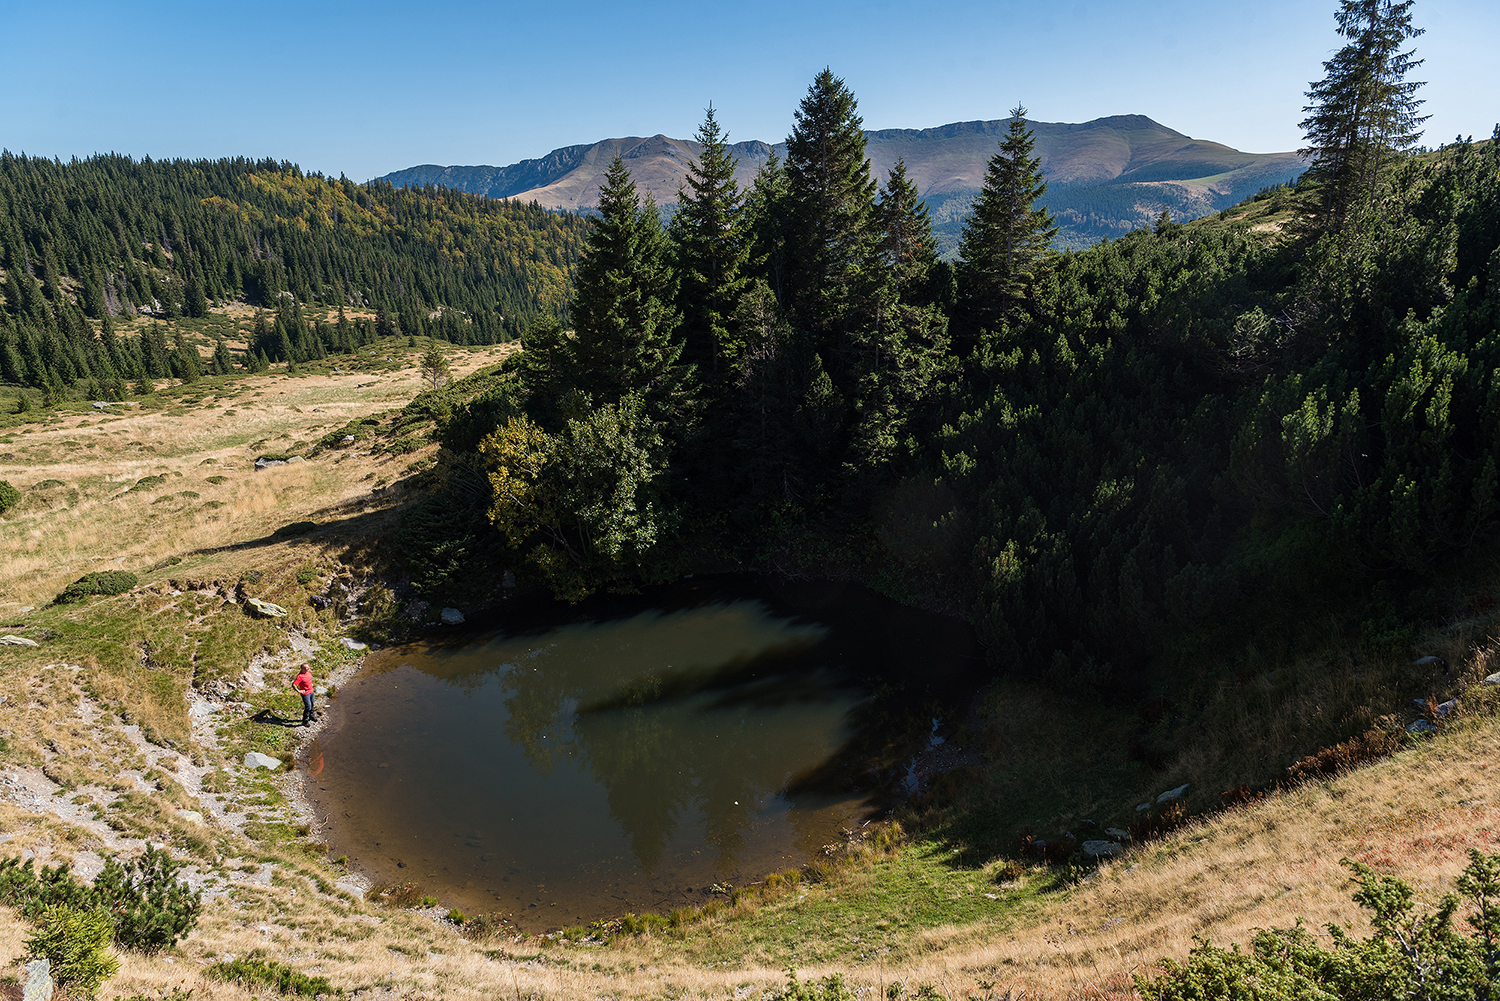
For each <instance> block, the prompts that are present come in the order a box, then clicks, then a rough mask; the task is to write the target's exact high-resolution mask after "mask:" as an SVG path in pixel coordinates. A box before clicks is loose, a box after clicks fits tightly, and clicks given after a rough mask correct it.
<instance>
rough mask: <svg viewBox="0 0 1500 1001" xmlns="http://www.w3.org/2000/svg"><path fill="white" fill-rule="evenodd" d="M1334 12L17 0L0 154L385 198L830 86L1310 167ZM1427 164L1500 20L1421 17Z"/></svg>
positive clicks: (872, 124) (738, 113)
mask: <svg viewBox="0 0 1500 1001" xmlns="http://www.w3.org/2000/svg"><path fill="white" fill-rule="evenodd" d="M1333 10H1334V2H1333V0H1316V2H1308V0H1263V2H1259V3H1253V4H1243V3H1237V4H1223V3H1203V2H1194V3H1179V2H1175V0H1171V2H1158V3H1135V2H1129V3H1099V2H1092V0H1044V2H1040V3H1038V2H1026V3H1021V2H1015V0H998V2H997V0H989V2H968V0H964V2H955V3H946V4H916V3H907V2H891V0H885V2H874V3H858V4H856V3H847V2H843V0H837V2H821V3H808V2H805V0H804V2H800V3H792V2H786V0H759V2H755V3H739V4H723V3H703V2H699V3H681V2H653V3H634V4H632V3H618V2H617V3H609V4H605V3H599V2H597V0H573V2H567V0H564V2H562V3H553V4H543V3H536V2H531V3H526V4H516V3H473V2H467V3H466V2H456V0H438V2H429V3H426V4H394V3H387V2H384V0H375V2H368V3H362V4H359V5H352V4H338V3H321V4H319V3H307V2H295V3H291V2H284V0H268V2H260V3H256V4H237V5H228V4H217V3H212V2H210V3H201V2H199V3H172V2H156V3H129V2H118V0H117V2H109V3H103V2H94V3H79V2H72V0H56V2H52V3H36V2H34V0H24V2H23V0H0V24H3V25H4V26H5V33H6V35H7V36H8V38H7V41H6V43H5V45H4V46H3V48H0V68H3V79H4V80H5V83H6V87H5V91H6V100H5V104H4V111H3V112H0V146H3V147H5V148H7V149H10V150H11V151H13V152H22V151H24V152H26V153H30V154H34V155H46V156H59V157H62V158H64V159H66V158H67V157H69V156H87V155H88V154H90V153H93V152H96V151H110V150H114V151H118V152H122V153H129V154H132V155H135V156H143V155H148V154H149V155H151V156H153V157H157V158H163V157H218V156H232V155H249V156H257V157H259V156H274V157H277V158H278V159H287V160H293V161H296V162H298V163H301V164H302V165H303V166H304V167H305V168H307V169H310V170H321V171H323V172H325V173H329V174H334V175H338V174H340V173H343V174H347V175H348V176H349V177H351V178H354V179H355V180H365V179H367V178H369V177H373V176H377V175H380V174H383V173H386V172H388V171H391V170H397V169H400V168H402V167H409V166H412V165H415V164H419V163H441V164H476V163H490V164H505V163H511V162H514V161H516V160H520V159H524V158H529V157H536V156H541V155H543V154H545V153H547V152H548V151H549V150H552V149H554V148H556V147H559V146H566V145H572V144H575V143H586V142H593V141H595V140H598V139H603V138H606V137H609V136H622V135H652V134H655V133H657V132H664V133H666V134H668V135H672V136H688V135H690V134H691V133H692V132H693V131H694V129H695V128H696V126H697V124H698V122H699V120H700V119H701V117H702V111H703V108H704V106H705V105H707V104H708V103H709V101H713V103H714V104H715V106H716V107H717V108H718V109H719V111H720V121H721V122H722V123H723V124H724V125H725V126H726V127H727V128H728V129H729V131H730V133H731V135H730V138H731V139H733V140H742V139H765V140H768V141H775V140H779V139H782V138H784V137H785V136H786V133H787V131H788V129H789V128H790V126H791V121H792V112H793V110H794V109H795V107H796V104H797V102H798V101H799V100H800V99H801V96H802V95H803V93H804V92H805V91H806V89H807V85H808V83H809V81H810V80H811V79H812V77H813V75H814V74H815V73H816V72H817V71H818V70H820V69H821V68H822V67H823V66H825V65H827V66H831V67H832V68H833V70H834V72H835V73H837V74H838V75H840V76H842V77H844V78H845V80H846V81H847V82H848V83H849V85H850V86H851V87H852V88H853V90H854V92H855V94H856V96H857V97H858V99H859V103H860V112H861V113H862V114H863V116H864V119H865V126H866V128H921V127H926V126H933V125H942V124H945V123H948V122H955V121H965V120H971V119H989V118H1001V117H1004V115H1005V114H1006V112H1007V111H1008V110H1009V109H1010V108H1011V107H1012V106H1013V105H1014V104H1015V103H1016V102H1017V101H1021V102H1024V103H1025V105H1026V106H1027V108H1028V109H1030V112H1031V117H1032V118H1034V119H1038V120H1043V121H1070V122H1081V121H1087V120H1089V119H1092V118H1098V117H1101V116H1104V115H1113V114H1137V113H1138V114H1145V115H1149V116H1151V117H1152V118H1154V119H1156V120H1157V121H1159V122H1162V123H1163V124H1165V125H1168V126H1171V127H1172V128H1175V129H1178V130H1179V131H1182V132H1185V133H1187V134H1189V135H1191V136H1194V137H1197V138H1205V139H1213V140H1216V141H1219V142H1224V143H1228V144H1229V145H1231V146H1235V147H1237V148H1239V149H1244V150H1250V151H1254V152H1270V151H1276V150H1285V149H1295V148H1296V147H1297V146H1298V145H1299V144H1300V138H1301V136H1300V133H1299V131H1298V129H1297V122H1299V121H1300V120H1301V119H1302V117H1303V115H1302V106H1303V104H1304V98H1303V91H1305V90H1306V89H1307V85H1308V82H1309V81H1310V80H1313V79H1316V78H1317V77H1319V76H1320V75H1321V73H1322V69H1321V67H1322V61H1323V60H1324V59H1326V58H1327V57H1328V56H1329V55H1330V54H1331V53H1332V52H1333V51H1334V50H1335V49H1336V48H1337V47H1338V43H1339V39H1338V37H1337V36H1336V35H1335V33H1334V30H1333ZM1413 13H1414V20H1415V22H1416V23H1417V24H1418V25H1419V26H1421V27H1424V28H1426V29H1427V34H1426V35H1424V36H1422V37H1421V38H1418V39H1417V40H1416V42H1415V44H1416V47H1417V54H1418V56H1419V57H1425V58H1426V60H1427V64H1426V65H1425V66H1423V67H1422V68H1421V70H1420V71H1419V72H1418V74H1417V75H1416V78H1417V79H1423V80H1426V81H1428V85H1427V87H1425V88H1424V89H1423V91H1422V94H1421V96H1423V97H1425V98H1426V99H1427V102H1428V104H1427V108H1426V110H1427V111H1428V112H1430V113H1431V114H1432V120H1431V121H1430V122H1429V123H1428V132H1427V136H1426V138H1425V140H1424V141H1426V142H1427V143H1428V144H1429V145H1437V144H1438V143H1440V142H1444V141H1448V140H1451V139H1452V138H1453V137H1454V136H1455V135H1457V134H1460V133H1462V134H1465V135H1468V134H1473V135H1474V136H1475V137H1476V138H1483V137H1486V136H1488V135H1489V134H1490V131H1491V129H1492V128H1493V127H1494V125H1495V123H1496V121H1497V120H1500V100H1497V95H1500V59H1497V58H1496V57H1495V52H1496V51H1500V3H1496V2H1494V0H1418V2H1417V4H1416V6H1415V7H1414V8H1413Z"/></svg>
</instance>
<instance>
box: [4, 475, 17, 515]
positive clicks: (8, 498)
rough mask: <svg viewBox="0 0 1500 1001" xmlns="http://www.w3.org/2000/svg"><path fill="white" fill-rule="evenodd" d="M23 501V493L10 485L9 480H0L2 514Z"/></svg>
mask: <svg viewBox="0 0 1500 1001" xmlns="http://www.w3.org/2000/svg"><path fill="white" fill-rule="evenodd" d="M20 499H21V491H19V490H17V489H16V488H15V487H13V486H11V485H10V481H9V480H0V514H4V513H5V512H6V511H8V510H10V509H11V508H12V507H14V506H15V505H16V502H17V501H19V500H20Z"/></svg>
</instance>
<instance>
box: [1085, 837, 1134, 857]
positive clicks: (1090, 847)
mask: <svg viewBox="0 0 1500 1001" xmlns="http://www.w3.org/2000/svg"><path fill="white" fill-rule="evenodd" d="M1124 850H1125V848H1124V846H1122V845H1121V844H1120V843H1119V842H1118V841H1085V842H1084V843H1083V856H1084V858H1091V859H1100V858H1110V857H1112V856H1115V855H1118V854H1120V852H1122V851H1124Z"/></svg>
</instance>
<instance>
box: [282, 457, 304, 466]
mask: <svg viewBox="0 0 1500 1001" xmlns="http://www.w3.org/2000/svg"><path fill="white" fill-rule="evenodd" d="M306 461H307V460H306V459H304V458H302V456H300V455H294V456H292V457H291V458H290V459H288V460H286V464H287V465H288V466H290V465H291V464H292V463H294V462H306Z"/></svg>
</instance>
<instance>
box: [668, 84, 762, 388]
mask: <svg viewBox="0 0 1500 1001" xmlns="http://www.w3.org/2000/svg"><path fill="white" fill-rule="evenodd" d="M695 138H696V139H697V140H698V142H699V143H701V144H702V146H703V152H702V153H700V154H699V157H698V159H697V161H695V162H692V163H689V164H688V173H687V183H686V185H685V186H684V187H681V188H679V189H678V198H677V202H678V208H677V214H676V215H674V216H673V217H672V224H671V227H670V229H669V231H668V235H669V236H670V237H671V240H672V246H673V259H674V261H675V263H676V266H677V278H678V297H677V302H678V304H679V308H680V309H681V311H682V331H683V341H684V358H685V359H686V360H687V361H689V362H691V363H692V364H693V365H695V366H696V368H697V370H698V372H699V373H700V374H701V375H703V376H704V377H705V378H709V379H714V380H717V379H718V378H720V377H722V376H726V375H728V374H729V373H730V372H731V371H732V370H733V369H734V367H735V366H736V363H737V362H738V359H739V356H740V354H741V352H742V350H743V345H742V344H741V343H740V340H739V338H738V337H737V336H736V335H735V333H734V332H733V331H732V329H731V318H732V317H733V315H734V311H735V309H736V308H737V307H738V305H739V298H740V296H741V295H742V294H743V292H744V289H745V284H746V282H747V280H748V279H747V278H746V276H745V274H744V270H745V265H746V262H747V260H748V258H749V245H748V241H747V240H746V234H745V232H744V229H743V227H742V225H741V217H742V215H743V208H742V205H741V203H740V191H739V185H738V184H737V183H736V182H735V179H734V170H735V167H736V166H737V165H738V161H737V160H736V159H735V157H734V156H733V155H732V154H731V153H730V152H729V142H728V137H727V136H726V135H725V134H724V132H723V131H722V130H721V129H720V128H719V123H718V121H717V119H716V118H715V117H714V109H713V106H712V105H709V107H708V110H707V111H706V112H705V113H704V119H703V124H702V125H701V126H699V128H698V133H697V135H696V136H695Z"/></svg>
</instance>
